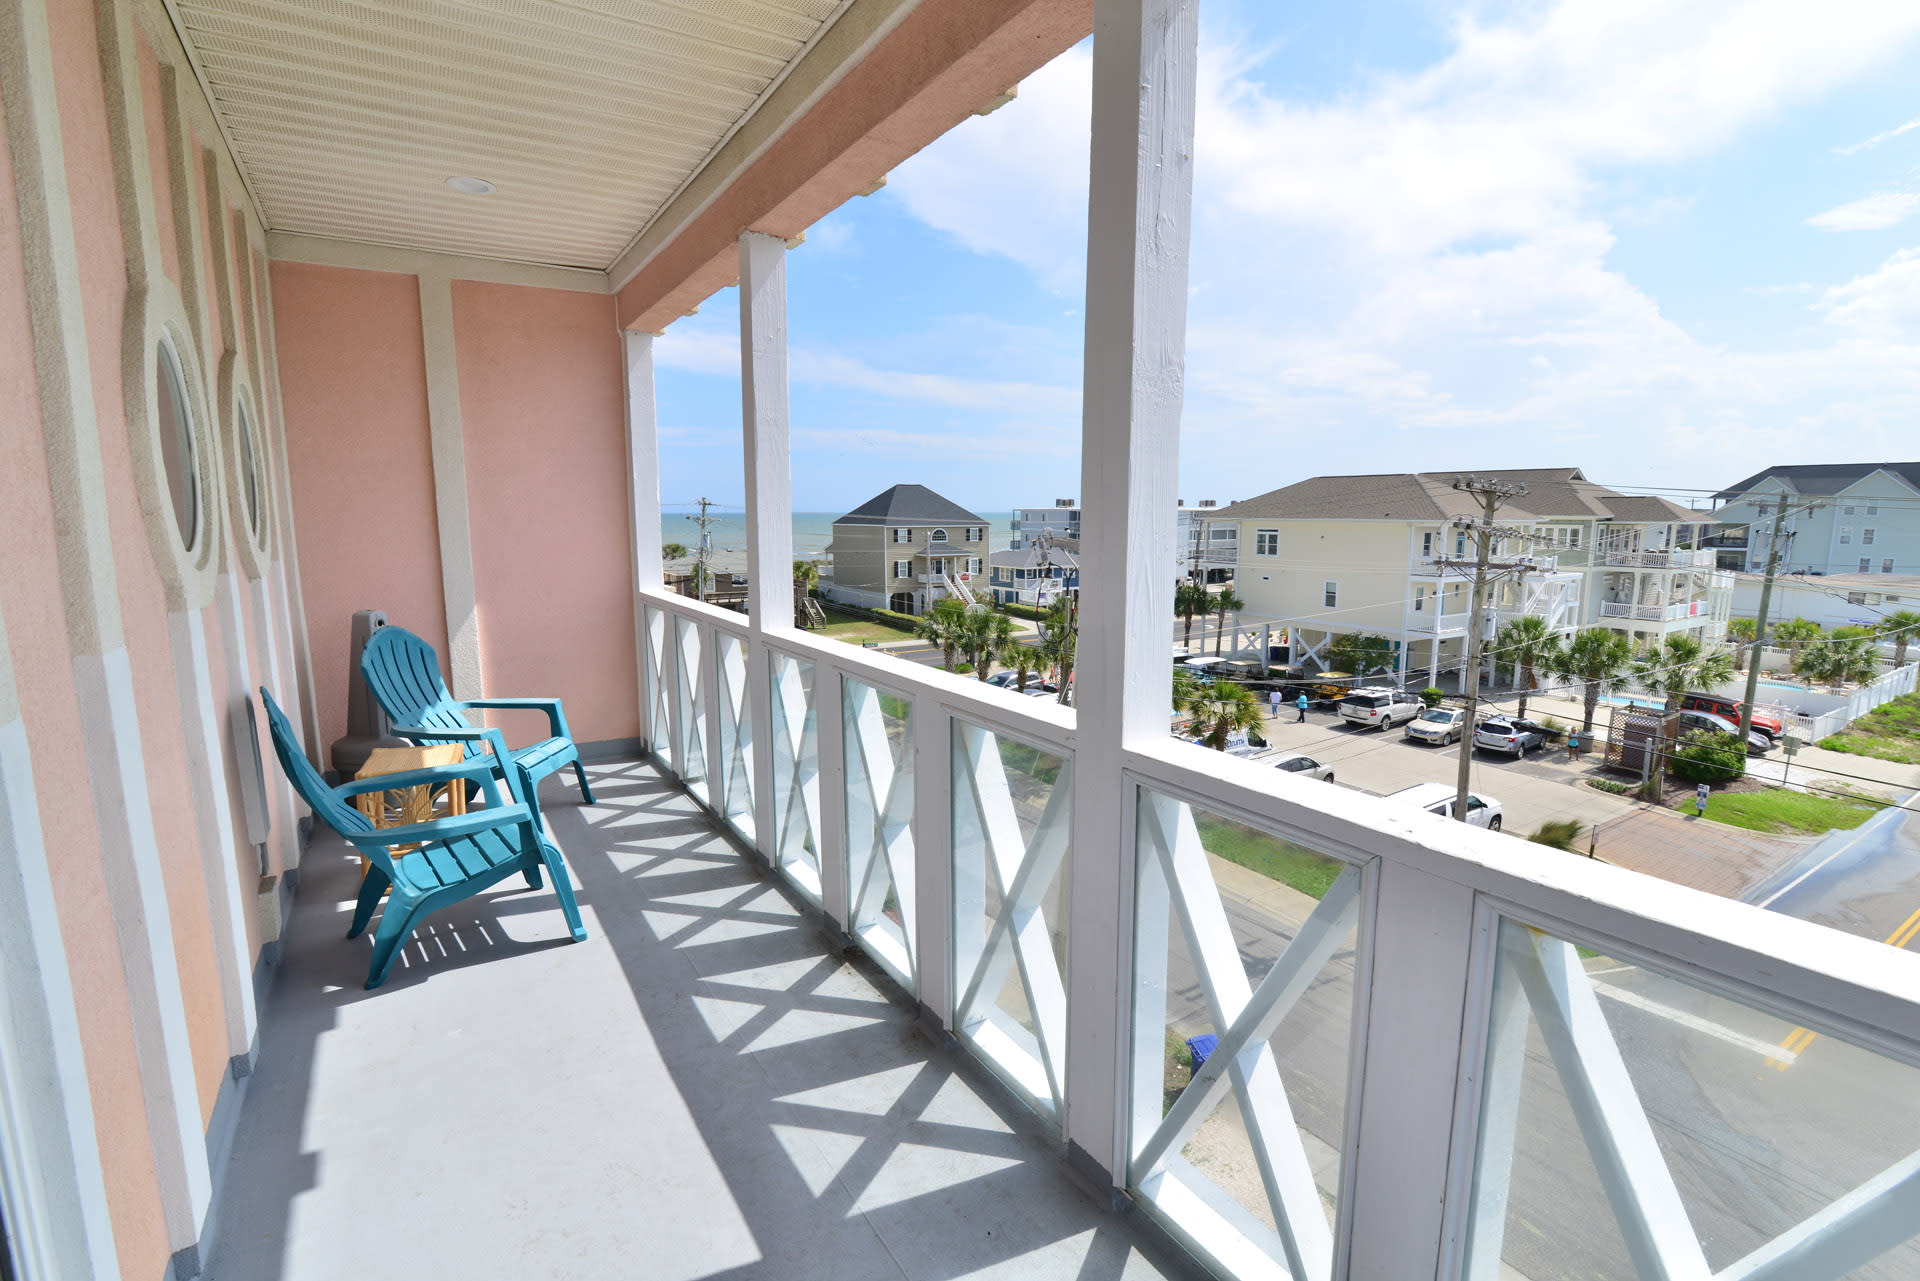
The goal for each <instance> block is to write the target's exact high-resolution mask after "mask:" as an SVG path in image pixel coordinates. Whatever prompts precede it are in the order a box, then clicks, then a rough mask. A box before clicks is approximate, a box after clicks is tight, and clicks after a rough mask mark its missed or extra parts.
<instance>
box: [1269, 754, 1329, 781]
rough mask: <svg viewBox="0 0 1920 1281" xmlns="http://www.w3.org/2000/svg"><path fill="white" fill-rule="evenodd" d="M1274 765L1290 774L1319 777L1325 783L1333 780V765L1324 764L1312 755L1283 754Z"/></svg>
mask: <svg viewBox="0 0 1920 1281" xmlns="http://www.w3.org/2000/svg"><path fill="white" fill-rule="evenodd" d="M1273 767H1274V768H1275V769H1283V770H1285V771H1286V772H1287V773H1289V774H1299V775H1302V776H1304V777H1306V778H1317V779H1319V780H1320V781H1321V782H1323V783H1331V782H1332V781H1333V766H1331V765H1322V764H1321V763H1320V762H1319V761H1316V760H1314V759H1313V757H1311V756H1301V755H1300V754H1298V753H1295V754H1294V755H1292V756H1282V757H1281V758H1280V759H1279V760H1277V761H1275V762H1274V763H1273Z"/></svg>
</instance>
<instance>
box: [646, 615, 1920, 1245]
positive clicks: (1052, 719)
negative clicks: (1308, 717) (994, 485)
mask: <svg viewBox="0 0 1920 1281" xmlns="http://www.w3.org/2000/svg"><path fill="white" fill-rule="evenodd" d="M640 604H641V610H640V650H641V654H640V658H641V664H642V672H643V681H642V705H643V712H644V715H643V718H642V733H643V735H644V741H645V742H646V743H647V745H648V746H649V748H650V750H651V753H652V755H653V757H654V758H655V759H656V761H658V762H659V763H660V765H661V766H662V768H664V769H667V770H669V771H671V773H672V774H673V775H674V776H675V777H677V778H678V779H679V780H680V781H681V782H682V783H683V784H684V785H685V786H686V787H687V788H688V789H689V791H690V792H691V793H692V794H693V795H694V796H695V797H696V798H697V799H698V800H700V801H701V803H702V804H703V805H705V806H706V807H707V808H708V809H709V810H710V812H711V813H712V815H713V816H714V818H715V820H716V821H718V822H720V823H722V824H724V825H725V826H726V827H728V828H729V829H731V831H732V832H733V833H734V834H735V835H736V836H737V837H738V838H739V839H740V840H741V841H742V842H743V843H744V844H745V845H746V846H747V847H749V848H751V849H753V850H754V851H756V852H757V853H758V856H759V857H761V858H762V859H764V860H765V861H766V863H767V864H768V865H769V866H770V867H771V868H772V869H773V870H774V871H775V873H776V874H777V875H779V876H782V877H784V878H785V879H786V880H788V881H789V882H790V883H791V884H792V885H793V886H794V887H795V889H796V890H797V892H799V893H800V894H801V895H803V896H805V897H806V898H808V899H809V900H811V901H812V902H814V903H816V904H818V905H819V906H820V907H821V909H822V910H823V912H824V914H825V915H826V917H827V918H828V919H829V922H830V923H831V924H832V925H834V926H835V927H836V928H837V929H838V930H840V931H843V932H844V934H845V935H846V936H847V937H849V938H850V939H852V940H853V942H854V943H855V945H857V946H858V947H860V948H861V949H862V950H864V951H865V952H866V953H867V954H868V955H869V956H870V957H871V958H872V960H873V962H874V963H875V964H876V965H877V966H878V967H879V968H880V969H881V970H883V971H885V972H886V973H887V974H888V975H890V976H891V978H892V979H893V981H894V982H896V983H898V984H899V985H900V987H901V988H902V989H903V991H904V993H905V994H907V996H908V997H909V998H910V999H913V1000H915V1001H917V1002H918V1003H919V1004H920V1007H921V1009H922V1011H923V1018H924V1019H925V1020H927V1021H928V1022H930V1023H937V1024H938V1025H939V1026H940V1027H941V1028H944V1029H945V1030H947V1031H949V1032H950V1033H951V1034H952V1035H953V1036H954V1037H956V1038H957V1039H958V1040H959V1042H960V1043H961V1044H962V1045H963V1046H964V1047H966V1048H967V1049H968V1050H970V1051H971V1052H972V1053H973V1054H975V1055H977V1056H978V1058H979V1059H980V1060H981V1061H982V1062H983V1063H984V1064H985V1065H986V1066H987V1067H988V1068H989V1069H990V1070H991V1071H992V1072H993V1073H994V1074H996V1075H997V1076H998V1077H999V1079H1000V1080H1001V1081H1002V1082H1003V1083H1004V1084H1005V1086H1006V1087H1007V1089H1008V1090H1009V1091H1010V1092H1011V1093H1012V1094H1013V1095H1014V1096H1015V1097H1017V1098H1018V1099H1020V1100H1021V1101H1023V1102H1024V1103H1025V1105H1026V1106H1028V1107H1030V1108H1032V1109H1033V1110H1034V1111H1035V1112H1036V1113H1038V1114H1039V1115H1040V1116H1041V1117H1043V1118H1045V1119H1046V1121H1047V1122H1048V1123H1049V1124H1051V1125H1052V1126H1054V1127H1055V1128H1056V1129H1057V1130H1058V1131H1060V1132H1061V1134H1062V1138H1063V1140H1064V1141H1065V1142H1066V1144H1067V1145H1068V1148H1069V1150H1070V1151H1073V1152H1074V1153H1075V1158H1074V1159H1075V1160H1078V1161H1080V1162H1081V1164H1082V1165H1083V1166H1085V1167H1086V1168H1088V1169H1089V1170H1091V1171H1096V1172H1097V1171H1104V1172H1105V1173H1106V1175H1107V1176H1109V1177H1111V1178H1112V1180H1113V1182H1114V1183H1115V1184H1116V1185H1117V1186H1119V1187H1121V1188H1123V1189H1124V1190H1125V1191H1126V1192H1127V1193H1128V1194H1129V1195H1130V1196H1131V1197H1132V1198H1133V1199H1134V1201H1135V1202H1136V1203H1138V1204H1139V1205H1140V1206H1142V1207H1143V1208H1144V1209H1145V1211H1146V1212H1147V1213H1149V1214H1151V1215H1153V1216H1154V1217H1155V1218H1156V1219H1157V1220H1159V1221H1160V1222H1161V1223H1162V1224H1163V1225H1165V1226H1166V1227H1167V1229H1168V1230H1169V1231H1170V1232H1171V1233H1172V1234H1173V1236H1174V1237H1175V1238H1176V1239H1177V1240H1179V1241H1181V1242H1182V1243H1183V1244H1185V1245H1187V1246H1188V1247H1189V1248H1191V1249H1193V1250H1195V1251H1196V1252H1197V1253H1198V1254H1200V1255H1201V1256H1203V1257H1204V1258H1206V1259H1207V1260H1208V1261H1209V1262H1210V1264H1211V1266H1212V1267H1213V1268H1214V1269H1216V1270H1217V1271H1218V1272H1220V1273H1221V1274H1223V1275H1232V1276H1243V1277H1256V1276H1257V1277H1274V1278H1280V1277H1285V1276H1289V1275H1291V1276H1293V1277H1298V1278H1305V1279H1309V1281H1329V1279H1330V1278H1334V1277H1346V1276H1350V1275H1367V1276H1413V1275H1433V1274H1435V1272H1436V1271H1437V1272H1438V1273H1439V1274H1441V1275H1446V1276H1492V1275H1496V1274H1505V1273H1507V1272H1508V1271H1509V1270H1511V1272H1513V1273H1515V1274H1518V1275H1524V1276H1531V1277H1545V1276H1558V1275H1569V1274H1573V1273H1578V1274H1580V1275H1620V1276H1627V1275H1642V1276H1645V1275H1660V1276H1699V1277H1705V1276H1708V1275H1710V1274H1716V1273H1717V1274H1720V1275H1739V1276H1741V1277H1744V1278H1748V1279H1749V1281H1758V1279H1760V1278H1775V1279H1776V1281H1777V1279H1779V1278H1786V1277H1796V1278H1797V1277H1813V1276H1819V1277H1839V1276H1841V1275H1855V1274H1859V1273H1856V1270H1857V1269H1859V1268H1861V1267H1862V1266H1863V1265H1865V1264H1866V1263H1867V1262H1868V1261H1870V1260H1875V1259H1878V1260H1879V1262H1878V1264H1877V1265H1876V1266H1877V1267H1879V1268H1881V1269H1884V1272H1877V1273H1874V1274H1873V1275H1886V1276H1890V1277H1891V1276H1912V1275H1920V1248H1916V1246H1915V1244H1914V1243H1913V1242H1912V1241H1910V1238H1911V1237H1912V1236H1913V1235H1914V1234H1915V1233H1916V1231H1920V1216H1916V1215H1915V1213H1914V1212H1913V1206H1914V1204H1915V1201H1916V1198H1920V1153H1917V1152H1915V1151H1914V1146H1915V1144H1916V1138H1915V1134H1916V1131H1920V1103H1916V1100H1917V1099H1920V1089H1917V1088H1916V1086H1917V1085H1920V957H1916V956H1913V955H1911V954H1909V953H1906V952H1904V951H1902V950H1900V949H1897V948H1891V947H1886V946H1883V945H1881V944H1878V943H1876V942H1873V941H1871V940H1868V939H1861V938H1855V937H1852V936H1848V935H1844V934H1841V933H1839V932H1837V931H1834V930H1831V929H1828V928H1826V927H1823V926H1819V925H1815V924H1812V923H1809V922H1804V921H1800V920H1796V919H1793V918H1791V917H1788V916H1785V915H1783V914H1780V913H1775V912H1769V911H1764V910H1761V909H1759V908H1756V907H1752V906H1749V905H1747V904H1743V903H1738V902H1733V901H1730V900H1726V899H1720V898H1715V897H1713V896H1711V895H1708V894H1705V893H1702V892H1699V891H1695V890H1691V889H1687V888H1683V887H1680V886H1676V885H1672V884H1668V883H1666V882H1663V881H1657V880H1653V879H1650V878H1647V877H1644V876H1640V875H1637V874H1634V873H1631V872H1628V871H1625V870H1623V869H1620V868H1615V867H1611V866H1607V865H1605V864H1603V863H1597V862H1593V861H1590V860H1587V859H1583V858H1578V857H1574V856H1572V855H1566V854H1561V853H1556V852H1554V851H1551V850H1546V849H1544V848H1543V847H1541V846H1537V845H1531V844H1526V843H1523V842H1520V841H1517V840H1516V839H1514V838H1512V837H1509V836H1504V835H1501V834H1498V833H1491V832H1486V831H1482V830H1478V829H1474V828H1469V827H1466V826H1464V825H1460V824H1455V823H1449V822H1446V821H1443V820H1441V819H1438V818H1433V817H1430V816H1427V815H1424V814H1422V813H1420V812H1418V811H1415V810H1407V809H1402V808H1398V807H1396V806H1395V805H1393V804H1392V803H1391V802H1389V801H1384V800H1380V799H1377V798H1374V797H1371V796H1366V795H1363V794H1360V793H1357V792H1352V791H1348V790H1345V789H1342V788H1337V787H1331V786H1328V785H1327V784H1324V783H1319V782H1315V781H1312V780H1308V779H1300V778H1295V777H1292V776H1290V775H1286V774H1282V773H1280V772H1278V771H1275V770H1273V769H1271V768H1267V767H1265V766H1263V764H1262V763H1260V762H1257V761H1249V760H1239V759H1235V758H1232V757H1230V756H1226V755H1223V754H1220V753H1214V752H1209V751H1206V750H1205V749H1203V748H1200V747H1197V746H1194V745H1191V744H1188V743H1183V742H1178V741H1175V740H1173V739H1171V738H1167V739H1158V738H1155V739H1151V740H1147V741H1141V742H1126V743H1120V744H1115V743H1112V742H1106V741H1102V742H1099V743H1094V742H1089V741H1083V740H1082V738H1081V736H1080V734H1079V732H1078V729H1077V727H1076V721H1075V715H1076V714H1075V712H1074V711H1073V710H1071V709H1069V708H1065V707H1062V706H1060V705H1059V704H1057V703H1055V702H1053V701H1051V700H1042V699H1033V698H1023V697H1020V696H1018V695H1015V694H1011V693H1006V692H1003V691H1000V690H997V689H994V688H991V687H987V686H984V685H982V684H981V683H980V682H978V681H975V680H973V679H970V678H962V677H957V676H953V675H951V674H948V673H945V672H940V671H935V670H931V669H927V668H922V667H918V666H915V665H912V664H909V663H906V662H903V661H900V660H898V659H894V658H890V657H887V656H885V655H881V654H878V653H874V652H869V651H865V650H862V649H859V648H856V647H854V646H851V645H846V644H842V643H839V642H835V641H832V640H828V639H824V638H819V637H814V636H811V635H808V634H804V633H800V632H797V631H790V630H785V629H782V630H777V631H766V632H762V631H759V630H756V629H755V628H754V624H753V622H752V620H749V619H746V618H743V617H741V616H739V615H736V614H730V613H727V612H725V611H722V610H717V609H713V608H710V607H707V606H705V605H703V604H701V603H700V602H697V601H689V600H684V599H681V598H677V597H673V596H669V595H666V594H662V593H656V592H652V591H649V592H647V593H645V594H644V595H643V597H642V599H641V601H640ZM1086 789H1092V790H1090V791H1087V790H1086ZM1083 791H1086V794H1085V796H1084V797H1082V795H1081V794H1082V792H1083ZM1077 797H1079V798H1081V799H1078V800H1076V798H1077ZM1113 809H1117V810H1118V812H1119V813H1120V814H1122V815H1124V818H1123V820H1122V822H1121V824H1120V828H1119V830H1120V833H1121V835H1120V837H1119V840H1120V845H1119V847H1117V848H1105V847H1101V848H1093V847H1091V846H1090V845H1089V844H1088V843H1086V842H1082V841H1076V839H1075V832H1076V827H1075V824H1076V814H1080V813H1090V812H1095V811H1096V810H1097V811H1098V812H1101V813H1105V812H1107V811H1109V810H1113ZM1249 852H1253V853H1257V854H1258V856H1259V857H1258V858H1257V859H1256V860H1255V861H1256V862H1261V863H1265V864H1267V865H1270V866H1274V867H1276V868H1283V869H1287V870H1285V871H1284V872H1282V873H1280V875H1281V876H1282V877H1283V878H1284V879H1286V880H1287V881H1288V883H1289V885H1290V886H1291V887H1292V888H1289V889H1286V890H1284V891H1278V892H1277V887H1274V886H1272V884H1271V883H1270V882H1268V881H1265V880H1262V879H1261V878H1260V877H1259V876H1258V875H1257V874H1256V873H1253V872H1250V871H1249V870H1248V868H1247V867H1246V866H1245V865H1244V864H1245V863H1246V862H1247V855H1248V854H1249ZM1228 853H1231V854H1232V855H1233V856H1234V859H1235V860H1236V861H1237V862H1230V861H1228V860H1226V859H1225V858H1223V857H1222V855H1224V854H1228ZM1116 877H1117V878H1118V881H1117V885H1118V887H1119V888H1118V891H1117V892H1116V889H1115V886H1116V880H1115V878H1116ZM1260 886H1267V887H1268V888H1267V889H1266V890H1260V888H1259V887H1260ZM1121 904H1125V905H1126V907H1125V909H1124V910H1125V912H1126V914H1127V915H1126V917H1125V919H1116V913H1117V912H1119V911H1120V910H1121V908H1120V905H1121ZM1203 1033H1205V1034H1210V1035H1213V1036H1216V1037H1217V1038H1218V1042H1217V1045H1216V1047H1215V1048H1214V1050H1213V1052H1212V1054H1211V1056H1210V1057H1208V1058H1207V1060H1206V1063H1205V1066H1203V1067H1202V1068H1200V1069H1199V1070H1197V1071H1194V1072H1193V1073H1192V1076H1191V1079H1190V1080H1187V1079H1186V1073H1187V1070H1188V1069H1187V1066H1186V1065H1187V1063H1188V1060H1187V1057H1186V1052H1185V1049H1184V1046H1183V1044H1182V1043H1183V1041H1184V1040H1185V1039H1186V1038H1188V1037H1193V1036H1197V1035H1200V1034H1203ZM1816 1034H1817V1035H1816ZM1176 1071H1177V1072H1178V1079H1176V1077H1175V1075H1174V1073H1175V1072H1176ZM1781 1073H1794V1074H1798V1075H1795V1076H1781V1075H1779V1074H1781ZM1756 1074H1758V1077H1759V1080H1760V1082H1761V1084H1762V1085H1764V1086H1767V1087H1768V1088H1764V1089H1763V1088H1757V1087H1756V1085H1755V1078H1756ZM1776 1081H1778V1082H1780V1085H1779V1086H1778V1087H1776V1086H1775V1082H1776ZM1116 1127H1118V1128H1117V1130H1116ZM1782 1144H1790V1145H1791V1157H1790V1160H1789V1159H1788V1158H1786V1157H1784V1156H1783V1155H1782V1149H1781V1145H1782ZM1783 1161H1786V1162H1787V1164H1786V1165H1784V1166H1783ZM1516 1176H1518V1177H1516ZM1514 1223H1517V1224H1520V1225H1523V1227H1524V1230H1516V1231H1509V1225H1510V1224H1514ZM1596 1223H1598V1224H1599V1227H1598V1228H1596ZM1883 1256H1884V1257H1883ZM1860 1275H1864V1274H1860Z"/></svg>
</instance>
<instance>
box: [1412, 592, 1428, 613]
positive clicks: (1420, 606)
mask: <svg viewBox="0 0 1920 1281" xmlns="http://www.w3.org/2000/svg"><path fill="white" fill-rule="evenodd" d="M1426 609H1427V589H1426V588H1424V587H1416V588H1414V589H1413V612H1414V613H1416V614H1423V613H1425V612H1426Z"/></svg>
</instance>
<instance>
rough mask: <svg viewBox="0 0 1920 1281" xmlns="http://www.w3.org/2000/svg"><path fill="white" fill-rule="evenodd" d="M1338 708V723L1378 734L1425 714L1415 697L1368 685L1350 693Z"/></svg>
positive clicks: (1423, 705)
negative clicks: (1358, 726) (1340, 721)
mask: <svg viewBox="0 0 1920 1281" xmlns="http://www.w3.org/2000/svg"><path fill="white" fill-rule="evenodd" d="M1339 707H1340V719H1341V720H1343V721H1347V722H1350V723H1351V724H1354V725H1366V726H1371V727H1373V728H1374V729H1380V730H1388V729H1392V728H1393V727H1394V726H1395V725H1398V724H1400V723H1401V722H1402V721H1410V720H1412V719H1413V718H1414V717H1416V716H1418V715H1420V713H1421V712H1424V711H1426V710H1427V705H1426V704H1425V703H1424V702H1422V701H1421V700H1420V697H1419V696H1418V695H1416V694H1409V693H1407V692H1406V691H1405V690H1398V689H1389V688H1388V687H1386V686H1385V685H1369V686H1365V687H1363V688H1361V689H1356V690H1353V691H1352V692H1350V693H1348V694H1345V695H1343V696H1342V697H1341V699H1340V704H1339Z"/></svg>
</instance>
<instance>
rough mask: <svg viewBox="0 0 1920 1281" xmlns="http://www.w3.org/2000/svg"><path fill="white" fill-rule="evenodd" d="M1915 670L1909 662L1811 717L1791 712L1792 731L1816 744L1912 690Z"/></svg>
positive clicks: (1919, 668)
mask: <svg viewBox="0 0 1920 1281" xmlns="http://www.w3.org/2000/svg"><path fill="white" fill-rule="evenodd" d="M1916 672H1920V667H1916V666H1915V665H1914V664H1912V663H1908V664H1907V665H1906V666H1904V667H1896V668H1894V669H1893V670H1892V671H1890V672H1887V673H1885V674H1884V675H1882V676H1880V677H1878V678H1877V679H1875V680H1872V681H1869V682H1868V683H1867V684H1865V685H1862V686H1861V687H1860V688H1859V689H1856V690H1853V691H1851V692H1850V693H1848V694H1845V695H1844V696H1842V697H1843V700H1844V701H1842V702H1841V704H1840V706H1838V707H1835V708H1832V709H1830V710H1828V711H1825V712H1821V713H1819V714H1818V715H1813V716H1809V715H1806V714H1805V713H1802V712H1793V713H1790V715H1791V716H1792V718H1793V724H1792V726H1791V731H1792V732H1793V733H1794V734H1796V735H1798V736H1799V737H1801V738H1803V739H1805V740H1806V741H1807V742H1809V743H1817V742H1819V741H1820V740H1821V739H1823V738H1825V737H1826V736H1827V735H1829V734H1838V733H1839V732H1840V731H1841V730H1843V729H1845V728H1846V727H1847V726H1849V725H1851V724H1853V723H1854V722H1855V721H1857V720H1859V719H1860V718H1861V717H1862V716H1865V715H1866V714H1867V713H1868V712H1870V711H1872V710H1873V709H1874V708H1876V707H1878V706H1880V705H1881V704H1882V703H1890V702H1892V701H1893V700H1894V699H1896V698H1899V697H1900V696H1901V695H1902V694H1911V693H1913V690H1914V674H1915V673H1916Z"/></svg>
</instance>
